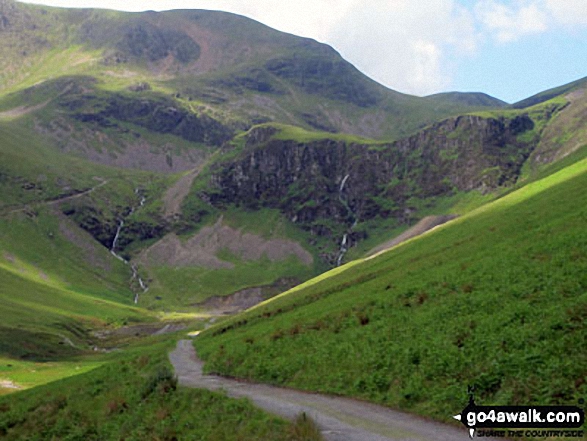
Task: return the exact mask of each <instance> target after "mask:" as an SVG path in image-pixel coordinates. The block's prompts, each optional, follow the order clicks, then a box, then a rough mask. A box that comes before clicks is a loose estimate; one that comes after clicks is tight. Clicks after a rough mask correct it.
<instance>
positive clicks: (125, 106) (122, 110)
mask: <svg viewBox="0 0 587 441" xmlns="http://www.w3.org/2000/svg"><path fill="white" fill-rule="evenodd" d="M60 104H61V106H62V107H65V108H67V109H68V110H70V111H73V112H75V113H74V114H73V117H74V118H76V119H77V120H79V121H82V122H88V123H95V124H97V125H99V126H100V127H115V126H117V124H116V122H115V120H118V121H125V122H130V123H133V124H136V125H138V126H141V127H144V128H146V129H148V130H152V131H154V132H157V133H170V134H173V135H176V136H179V137H181V138H183V139H186V140H188V141H191V142H198V143H203V144H207V145H213V146H221V145H222V144H223V143H224V142H226V141H228V140H229V139H231V138H232V136H233V131H232V130H231V129H230V128H228V127H226V126H224V125H223V124H222V123H220V122H218V121H216V120H215V119H213V118H211V117H209V116H208V115H204V114H202V115H195V114H193V113H191V112H189V111H188V110H186V109H184V108H182V107H180V106H178V105H177V103H175V102H174V101H173V100H171V99H166V98H160V99H156V98H139V97H127V96H124V95H120V94H110V95H108V96H107V97H106V98H103V97H96V96H93V95H91V94H70V95H68V96H67V97H66V98H64V99H62V100H61V102H60ZM90 109H91V110H90ZM94 109H101V110H98V111H94ZM88 110H90V111H88ZM113 120H114V121H113Z"/></svg>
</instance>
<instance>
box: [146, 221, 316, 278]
mask: <svg viewBox="0 0 587 441" xmlns="http://www.w3.org/2000/svg"><path fill="white" fill-rule="evenodd" d="M222 250H227V251H229V252H230V253H232V254H234V255H235V256H237V257H238V258H240V259H243V260H249V261H250V260H259V259H261V258H262V257H263V256H267V258H268V259H269V260H271V261H272V262H275V261H279V260H285V259H287V258H288V257H290V256H295V257H297V258H298V259H299V260H300V261H302V262H303V263H304V264H305V265H311V264H312V263H313V261H314V259H313V257H312V255H311V254H310V253H309V252H308V251H306V250H305V249H304V248H302V246H301V245H300V244H299V243H297V242H294V241H292V240H288V239H264V238H262V237H261V236H258V235H255V234H251V233H243V232H242V231H241V230H236V229H234V228H231V227H229V226H227V225H223V223H222V216H221V217H220V218H219V219H218V221H217V222H216V223H215V224H214V225H212V226H208V227H204V228H202V229H201V230H200V231H199V232H198V233H197V234H196V235H195V236H193V237H191V238H190V239H188V240H187V241H185V242H182V241H181V240H180V239H179V237H177V236H176V235H175V234H173V233H171V234H168V235H167V236H165V237H164V238H163V239H161V240H160V241H159V242H157V243H156V244H154V245H153V246H151V247H150V248H148V249H147V250H145V251H143V252H142V253H141V254H140V256H139V258H138V260H139V262H140V263H142V264H143V265H146V266H159V265H169V266H178V267H186V266H202V267H206V268H215V269H220V268H233V267H234V265H233V264H232V263H230V262H226V261H224V260H221V259H219V258H218V257H217V254H218V252H220V251H222Z"/></svg>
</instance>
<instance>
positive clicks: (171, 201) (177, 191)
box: [163, 164, 203, 219]
mask: <svg viewBox="0 0 587 441" xmlns="http://www.w3.org/2000/svg"><path fill="white" fill-rule="evenodd" d="M202 167H203V164H201V165H200V166H199V167H196V168H195V169H193V170H192V171H190V172H189V173H188V174H186V175H184V176H182V177H181V178H180V179H179V180H178V181H177V182H176V183H175V184H173V185H172V186H171V187H169V189H168V190H167V191H166V192H165V195H164V196H163V211H164V213H165V214H164V215H165V217H166V218H167V219H169V218H175V217H177V216H178V215H180V214H181V203H182V202H183V200H184V199H185V197H186V196H187V195H188V193H189V192H190V188H192V183H193V182H194V179H196V176H198V175H199V174H200V171H201V170H202Z"/></svg>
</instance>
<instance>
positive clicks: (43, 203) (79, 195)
mask: <svg viewBox="0 0 587 441" xmlns="http://www.w3.org/2000/svg"><path fill="white" fill-rule="evenodd" d="M96 179H99V180H100V181H101V182H100V183H99V184H98V185H96V186H94V187H92V188H89V189H88V190H85V191H82V192H80V193H75V194H72V195H69V196H64V197H62V198H58V199H51V200H49V201H39V202H31V203H30V204H27V205H24V206H22V207H20V208H15V209H13V210H8V211H7V212H5V213H2V214H10V213H18V212H20V211H26V210H28V209H29V208H30V207H31V206H33V205H56V204H60V203H61V202H65V201H70V200H72V199H77V198H81V197H82V196H85V195H87V194H90V193H92V192H93V191H94V190H96V189H98V188H100V187H102V186H104V185H106V184H107V183H108V181H106V180H104V179H102V178H96Z"/></svg>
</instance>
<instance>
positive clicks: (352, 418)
mask: <svg viewBox="0 0 587 441" xmlns="http://www.w3.org/2000/svg"><path fill="white" fill-rule="evenodd" d="M169 359H170V360H171V363H172V364H173V366H174V368H175V372H176V374H177V377H178V380H179V384H180V385H181V386H186V387H193V388H202V389H209V390H224V391H226V393H227V394H228V395H229V396H231V397H235V398H240V397H246V398H249V399H250V400H251V401H252V402H253V403H254V404H255V405H257V406H258V407H260V408H262V409H264V410H266V411H268V412H271V413H273V414H276V415H279V416H281V417H285V418H288V419H293V418H295V417H296V416H297V415H299V414H300V413H301V412H305V413H306V414H307V415H308V416H310V417H311V418H312V419H313V420H314V421H315V422H316V423H317V424H318V426H319V427H320V429H321V431H322V434H323V436H324V439H326V440H328V441H390V440H394V441H397V440H402V441H415V440H420V441H422V440H435V441H453V440H454V441H467V440H469V436H468V433H467V431H466V430H465V428H464V427H461V428H459V427H451V426H447V425H445V424H441V423H437V422H434V421H431V420H427V419H424V418H419V417H417V416H413V415H409V414H406V413H402V412H398V411H395V410H392V409H389V408H387V407H383V406H378V405H375V404H371V403H366V402H362V401H358V400H353V399H349V398H341V397H334V396H328V395H322V394H315V393H309V392H301V391H296V390H292V389H284V388H278V387H273V386H267V385H264V384H255V383H248V382H243V381H237V380H233V379H228V378H224V377H219V376H214V375H204V374H203V373H202V366H203V363H202V361H201V360H199V359H198V358H197V356H196V352H195V350H194V347H193V345H192V342H191V341H190V340H181V341H179V342H178V344H177V347H176V349H175V350H173V351H172V352H171V353H170V354H169ZM460 410H461V409H447V412H448V413H449V414H450V413H451V412H453V413H457V412H458V411H460ZM486 439H488V440H489V439H490V438H486Z"/></svg>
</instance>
